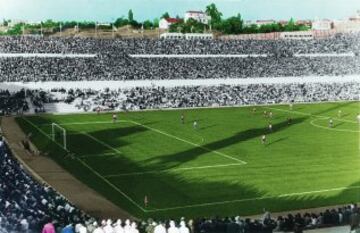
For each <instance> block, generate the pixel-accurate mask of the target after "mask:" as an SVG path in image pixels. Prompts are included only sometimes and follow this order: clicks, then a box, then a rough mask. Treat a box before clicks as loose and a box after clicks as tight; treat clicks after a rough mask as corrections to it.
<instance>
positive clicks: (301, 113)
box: [263, 106, 358, 124]
mask: <svg viewBox="0 0 360 233" xmlns="http://www.w3.org/2000/svg"><path fill="white" fill-rule="evenodd" d="M263 108H266V109H271V110H275V111H280V112H287V113H294V114H298V115H303V116H313V117H318V118H323V119H330V118H332V119H334V120H337V121H342V122H347V123H354V124H357V123H358V122H356V121H352V120H346V119H341V118H336V117H329V116H322V115H316V114H311V113H305V112H299V111H294V110H286V109H280V108H272V107H266V106H263Z"/></svg>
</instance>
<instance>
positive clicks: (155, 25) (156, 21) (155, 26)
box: [153, 18, 159, 28]
mask: <svg viewBox="0 0 360 233" xmlns="http://www.w3.org/2000/svg"><path fill="white" fill-rule="evenodd" d="M153 25H154V28H158V27H159V19H158V18H155V19H154V20H153Z"/></svg>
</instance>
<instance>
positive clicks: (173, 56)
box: [129, 54, 268, 58]
mask: <svg viewBox="0 0 360 233" xmlns="http://www.w3.org/2000/svg"><path fill="white" fill-rule="evenodd" d="M129 56H130V57H132V58H248V57H268V55H267V54H129Z"/></svg>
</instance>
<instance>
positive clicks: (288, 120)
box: [287, 117, 292, 125]
mask: <svg viewBox="0 0 360 233" xmlns="http://www.w3.org/2000/svg"><path fill="white" fill-rule="evenodd" d="M287 122H288V125H291V122H292V118H291V117H288V118H287Z"/></svg>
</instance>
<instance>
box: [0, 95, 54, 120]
mask: <svg viewBox="0 0 360 233" xmlns="http://www.w3.org/2000/svg"><path fill="white" fill-rule="evenodd" d="M51 101H52V100H51V99H49V98H48V96H47V93H46V92H44V91H41V90H26V91H25V90H24V89H22V90H20V91H17V92H10V91H9V90H0V116H6V115H13V114H15V115H19V114H23V113H25V112H28V111H29V110H30V107H32V108H33V110H34V111H35V112H36V113H37V112H44V111H45V110H44V103H48V102H51Z"/></svg>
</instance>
